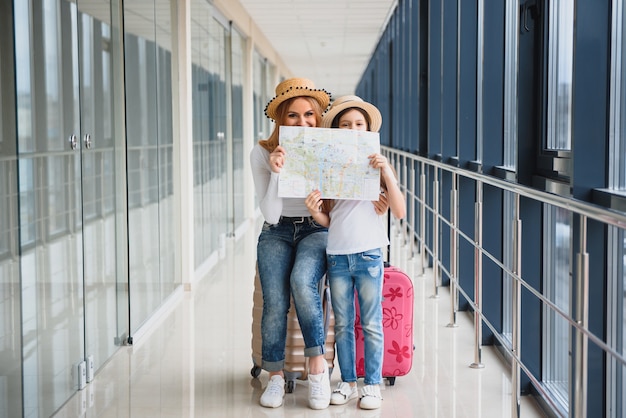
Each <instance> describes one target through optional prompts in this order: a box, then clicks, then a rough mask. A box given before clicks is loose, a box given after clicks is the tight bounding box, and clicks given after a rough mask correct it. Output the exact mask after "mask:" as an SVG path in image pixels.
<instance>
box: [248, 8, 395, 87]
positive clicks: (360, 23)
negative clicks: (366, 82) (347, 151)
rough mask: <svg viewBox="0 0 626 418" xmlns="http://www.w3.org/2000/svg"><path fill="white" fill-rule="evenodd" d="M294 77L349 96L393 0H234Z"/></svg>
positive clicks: (368, 57)
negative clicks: (308, 79)
mask: <svg viewBox="0 0 626 418" xmlns="http://www.w3.org/2000/svg"><path fill="white" fill-rule="evenodd" d="M239 2H240V3H241V4H242V6H243V7H244V8H245V9H246V11H247V12H248V13H249V14H250V16H251V17H252V20H254V22H255V23H256V25H257V26H258V27H259V28H260V30H261V31H262V32H263V34H264V35H265V36H266V37H267V39H268V40H269V41H270V42H271V44H272V45H273V47H274V49H275V50H276V51H277V52H278V55H280V57H281V59H282V60H283V62H284V63H285V65H287V66H288V67H289V69H290V70H291V72H292V74H293V75H294V76H296V77H306V78H310V79H311V80H313V82H314V83H315V85H316V87H318V88H324V89H326V90H327V91H329V92H331V93H332V95H333V97H334V98H336V97H338V96H341V95H343V94H354V89H355V88H356V84H357V82H358V81H359V79H360V78H361V75H362V74H363V71H364V70H365V66H366V65H367V63H368V62H369V59H370V57H371V55H372V52H373V51H374V48H375V47H376V44H377V43H378V39H379V37H380V35H381V33H382V30H383V29H384V26H385V25H386V24H387V20H388V18H389V16H390V15H391V13H392V12H393V9H395V7H396V5H397V0H317V1H316V0H239Z"/></svg>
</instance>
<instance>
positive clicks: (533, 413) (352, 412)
mask: <svg viewBox="0 0 626 418" xmlns="http://www.w3.org/2000/svg"><path fill="white" fill-rule="evenodd" d="M258 230H259V228H257V227H250V228H249V230H248V232H247V233H246V234H245V235H244V236H243V237H242V238H241V239H239V240H237V241H236V242H234V240H233V241H230V242H228V243H227V247H228V248H227V249H226V251H225V254H226V255H225V258H224V259H222V260H221V261H220V263H219V265H218V266H217V267H216V268H214V269H213V270H212V271H211V272H210V273H209V274H208V275H207V276H206V277H205V278H203V279H202V280H200V281H198V282H197V283H194V284H193V286H192V290H191V291H189V292H185V293H184V294H182V296H179V297H174V298H173V300H172V302H171V303H170V304H169V305H168V307H166V308H165V309H164V312H161V313H160V315H159V317H158V318H156V319H155V320H154V321H153V324H152V325H151V326H150V330H149V331H147V332H145V333H143V335H142V337H141V339H140V340H135V344H134V345H133V346H129V347H123V348H121V349H120V350H119V351H118V352H117V353H116V354H115V355H114V356H113V357H112V359H111V360H110V361H109V362H108V363H107V364H105V366H104V367H103V368H102V369H101V370H99V371H98V373H97V375H96V378H95V379H94V381H92V382H91V383H89V384H88V385H87V387H86V388H85V389H83V390H82V391H80V392H78V393H77V394H76V395H75V396H74V397H73V398H72V399H71V400H70V401H69V402H68V403H67V404H66V405H65V406H64V408H62V410H61V411H59V412H58V413H57V414H56V415H55V416H56V417H100V418H105V417H117V418H119V417H133V418H134V417H150V418H154V417H176V418H179V417H237V418H239V417H258V416H267V417H403V418H404V417H467V418H473V417H475V418H479V417H480V418H486V417H493V418H502V417H510V416H512V413H511V411H512V410H513V409H512V400H511V393H510V392H511V383H510V371H509V368H508V367H507V366H505V365H504V364H503V362H502V361H501V359H500V357H499V356H498V355H497V354H496V353H495V351H494V350H493V349H492V348H491V347H483V349H482V364H483V365H484V366H485V367H484V368H479V369H476V368H470V367H469V365H470V364H471V363H472V362H473V361H474V348H473V338H474V332H473V325H472V321H471V319H470V318H469V317H468V316H467V315H466V314H464V313H460V314H459V315H458V317H457V325H458V326H457V327H449V326H448V324H449V322H450V306H451V305H450V299H449V293H448V291H447V288H441V289H439V292H438V294H439V296H438V297H433V295H434V294H435V286H434V283H433V278H432V274H431V272H430V270H429V269H425V273H424V274H423V275H422V268H421V264H420V257H419V255H416V256H415V257H410V252H409V249H408V246H404V244H403V242H402V239H401V236H400V234H397V233H395V232H394V233H392V246H391V248H392V251H391V254H392V258H391V260H392V262H393V264H394V265H397V266H399V267H401V268H402V269H404V270H405V271H407V272H408V274H409V275H410V276H411V277H412V278H413V281H414V287H415V313H414V315H415V321H414V341H415V352H414V358H413V367H412V369H411V372H410V373H409V374H408V375H406V376H403V377H398V378H397V379H396V382H395V385H394V386H389V385H386V386H384V387H383V388H382V389H383V392H382V393H383V398H384V401H383V406H382V408H381V409H380V410H375V411H364V410H361V409H359V408H358V406H357V403H356V401H352V402H350V403H348V404H347V405H343V406H334V405H331V406H330V407H329V408H328V409H326V410H321V411H314V410H311V409H309V408H308V407H307V382H306V381H297V383H296V387H295V390H294V392H293V393H291V394H287V395H286V396H285V402H284V405H283V407H281V408H277V409H267V408H263V407H261V406H259V396H260V395H261V392H262V389H263V388H264V387H265V384H266V382H267V373H266V372H262V373H261V375H260V376H259V378H257V379H255V378H253V377H252V376H251V373H250V372H251V368H252V359H251V346H250V344H251V341H250V339H251V321H252V295H253V290H254V286H253V277H254V262H255V245H256V237H257V233H258ZM179 294H180V293H179ZM335 362H336V360H335ZM339 379H340V377H339V368H338V367H335V369H334V372H333V374H332V376H331V384H332V386H333V387H334V386H335V385H336V383H337V382H338V381H339ZM359 385H362V379H361V380H360V381H359ZM520 416H521V417H524V418H532V417H542V416H544V415H543V414H542V413H541V412H540V411H539V410H538V409H537V408H536V407H535V402H534V401H533V399H532V398H529V397H523V398H522V402H521V410H520Z"/></svg>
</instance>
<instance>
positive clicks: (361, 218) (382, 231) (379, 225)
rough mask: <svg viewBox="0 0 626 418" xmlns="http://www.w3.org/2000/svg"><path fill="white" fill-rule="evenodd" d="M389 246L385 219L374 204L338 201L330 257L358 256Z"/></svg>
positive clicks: (332, 214) (332, 216)
mask: <svg viewBox="0 0 626 418" xmlns="http://www.w3.org/2000/svg"><path fill="white" fill-rule="evenodd" d="M387 245H389V238H388V236H387V230H386V228H385V225H384V224H383V217H382V216H379V215H378V214H377V213H376V210H375V209H374V204H373V203H372V202H371V201H369V200H336V201H335V206H334V207H333V208H332V209H331V211H330V227H329V228H328V246H327V247H326V253H327V254H332V255H339V254H355V253H361V252H363V251H368V250H373V249H375V248H382V247H385V246H387Z"/></svg>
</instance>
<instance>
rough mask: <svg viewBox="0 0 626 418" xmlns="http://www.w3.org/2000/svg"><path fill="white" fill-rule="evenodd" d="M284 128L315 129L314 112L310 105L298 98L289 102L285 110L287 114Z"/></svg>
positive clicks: (305, 100) (303, 99)
mask: <svg viewBox="0 0 626 418" xmlns="http://www.w3.org/2000/svg"><path fill="white" fill-rule="evenodd" d="M283 125H286V126H310V127H313V128H315V127H316V126H317V119H316V118H315V110H314V109H313V106H311V103H310V102H309V101H308V100H307V99H305V98H302V97H298V98H296V99H294V100H292V101H291V103H290V104H289V107H288V108H287V114H286V115H285V123H284V124H283Z"/></svg>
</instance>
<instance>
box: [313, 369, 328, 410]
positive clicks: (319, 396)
mask: <svg viewBox="0 0 626 418" xmlns="http://www.w3.org/2000/svg"><path fill="white" fill-rule="evenodd" d="M324 363H326V362H324ZM308 380H309V408H311V409H324V408H328V405H329V404H330V379H329V378H328V364H324V372H323V373H320V374H310V373H309V377H308Z"/></svg>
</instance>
